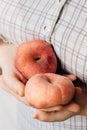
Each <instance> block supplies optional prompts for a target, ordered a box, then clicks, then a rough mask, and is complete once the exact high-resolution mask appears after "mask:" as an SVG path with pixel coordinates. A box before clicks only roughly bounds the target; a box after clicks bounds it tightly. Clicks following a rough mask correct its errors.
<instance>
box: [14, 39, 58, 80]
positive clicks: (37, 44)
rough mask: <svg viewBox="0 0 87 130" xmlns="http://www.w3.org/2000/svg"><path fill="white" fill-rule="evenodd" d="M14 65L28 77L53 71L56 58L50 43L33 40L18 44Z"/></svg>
mask: <svg viewBox="0 0 87 130" xmlns="http://www.w3.org/2000/svg"><path fill="white" fill-rule="evenodd" d="M15 66H16V68H17V69H18V70H19V71H20V72H21V73H22V74H23V75H24V76H25V77H26V78H27V79H28V78H30V77H31V76H33V75H35V74H38V73H55V72H56V70H57V58H56V55H55V53H54V51H53V48H52V46H51V45H50V44H48V43H47V42H45V41H43V40H33V41H29V42H25V43H23V44H21V45H19V46H18V48H17V53H16V60H15Z"/></svg>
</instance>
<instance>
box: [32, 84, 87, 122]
mask: <svg viewBox="0 0 87 130" xmlns="http://www.w3.org/2000/svg"><path fill="white" fill-rule="evenodd" d="M77 87H80V88H81V89H78V90H77V93H76V96H75V101H74V102H71V103H69V104H68V105H66V106H56V107H54V108H50V109H48V110H46V111H44V110H37V111H36V112H35V113H34V115H33V117H34V118H35V119H38V120H41V121H45V122H55V121H64V120H66V119H68V118H70V117H71V116H74V115H83V116H87V103H86V99H87V86H86V87H85V85H84V84H83V87H82V85H81V86H77ZM75 102H76V104H77V109H76V104H74V103H75ZM52 110H53V111H52Z"/></svg>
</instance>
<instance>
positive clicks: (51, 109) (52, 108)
mask: <svg viewBox="0 0 87 130" xmlns="http://www.w3.org/2000/svg"><path fill="white" fill-rule="evenodd" d="M62 107H63V106H55V107H50V108H46V109H39V110H41V111H44V112H53V111H60V110H61V109H62Z"/></svg>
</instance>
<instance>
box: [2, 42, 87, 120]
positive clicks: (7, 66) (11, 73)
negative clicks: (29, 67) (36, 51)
mask: <svg viewBox="0 0 87 130" xmlns="http://www.w3.org/2000/svg"><path fill="white" fill-rule="evenodd" d="M13 48H14V51H13ZM11 52H12V53H13V55H11ZM15 53H16V47H15V46H14V45H10V44H9V45H7V44H4V43H3V44H1V45H0V57H3V59H4V60H2V59H1V58H0V67H1V68H2V72H3V73H2V76H1V77H0V87H2V88H3V89H4V90H6V91H7V92H9V93H11V94H12V95H13V96H15V97H16V98H17V99H18V100H20V101H21V102H23V103H24V104H26V105H28V106H29V104H28V102H27V100H26V98H25V96H24V89H25V87H24V86H25V83H26V79H25V78H24V77H23V76H22V75H21V74H20V73H19V72H18V71H17V70H16V68H15V66H14V60H15ZM9 59H10V60H9ZM8 61H9V62H8ZM78 87H81V86H78ZM78 94H79V97H78ZM86 99H87V88H85V87H84V86H83V87H82V93H81V94H80V91H77V93H76V96H75V101H74V102H76V103H77V104H78V105H79V106H80V109H78V110H77V111H76V112H72V109H71V108H70V104H69V105H67V106H56V107H53V108H49V109H45V110H43V109H37V110H36V112H35V113H34V115H33V117H34V118H35V119H38V120H40V121H46V122H55V121H63V120H66V119H68V118H70V117H71V116H74V115H85V116H87V103H86Z"/></svg>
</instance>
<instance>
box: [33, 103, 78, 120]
mask: <svg viewBox="0 0 87 130" xmlns="http://www.w3.org/2000/svg"><path fill="white" fill-rule="evenodd" d="M54 108H56V109H53V110H56V111H49V110H52V108H51V109H48V111H42V110H37V111H36V112H35V113H34V115H33V118H34V119H38V120H41V121H45V122H54V121H64V120H66V119H68V118H70V117H71V116H73V115H76V114H77V113H79V112H80V106H79V105H78V104H76V103H75V102H71V103H70V104H67V105H65V106H59V107H58V106H56V107H54ZM57 108H58V109H57ZM59 108H60V109H59Z"/></svg>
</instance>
